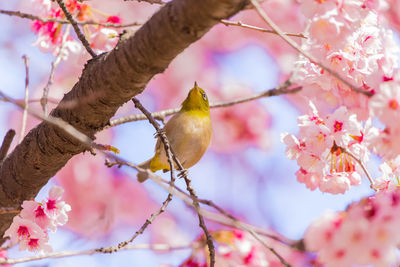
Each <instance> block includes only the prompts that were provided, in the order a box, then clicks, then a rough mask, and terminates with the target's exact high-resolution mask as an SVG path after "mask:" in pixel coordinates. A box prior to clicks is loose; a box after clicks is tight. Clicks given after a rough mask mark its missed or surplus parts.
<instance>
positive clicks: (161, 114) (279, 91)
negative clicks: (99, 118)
mask: <svg viewBox="0 0 400 267" xmlns="http://www.w3.org/2000/svg"><path fill="white" fill-rule="evenodd" d="M289 86H290V83H284V84H282V85H281V86H278V87H277V88H274V89H270V90H267V91H265V92H262V93H257V94H254V95H251V96H246V97H243V98H238V99H234V100H229V101H221V102H216V103H211V104H210V108H221V107H229V106H233V105H237V104H241V103H245V102H249V101H253V100H256V99H259V98H263V97H270V96H278V95H283V94H295V93H297V92H299V91H300V90H301V89H302V87H295V88H293V89H287V87H289ZM179 110H180V108H172V109H166V110H162V111H157V112H153V113H151V116H152V117H153V118H155V119H158V120H163V119H164V118H165V117H166V116H170V115H173V114H175V113H177V112H178V111H179ZM145 119H146V116H145V115H143V114H134V115H129V116H125V117H121V118H117V119H114V120H111V121H110V124H109V125H108V126H106V127H105V128H104V129H108V128H111V127H115V126H117V125H120V124H123V123H127V122H132V121H139V120H145Z"/></svg>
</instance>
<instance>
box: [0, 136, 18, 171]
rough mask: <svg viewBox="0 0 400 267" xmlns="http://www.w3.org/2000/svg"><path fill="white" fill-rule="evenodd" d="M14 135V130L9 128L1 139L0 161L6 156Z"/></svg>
mask: <svg viewBox="0 0 400 267" xmlns="http://www.w3.org/2000/svg"><path fill="white" fill-rule="evenodd" d="M14 136H15V130H14V129H10V130H8V132H7V133H6V135H5V136H4V139H3V143H2V144H1V147H0V163H1V162H2V161H3V160H4V159H5V158H6V156H7V153H8V150H9V149H10V146H11V142H12V140H13V139H14Z"/></svg>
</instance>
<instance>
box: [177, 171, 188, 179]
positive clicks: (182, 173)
mask: <svg viewBox="0 0 400 267" xmlns="http://www.w3.org/2000/svg"><path fill="white" fill-rule="evenodd" d="M188 174H189V173H188V170H187V169H183V170H181V171H179V173H178V177H179V178H184V177H187V176H188Z"/></svg>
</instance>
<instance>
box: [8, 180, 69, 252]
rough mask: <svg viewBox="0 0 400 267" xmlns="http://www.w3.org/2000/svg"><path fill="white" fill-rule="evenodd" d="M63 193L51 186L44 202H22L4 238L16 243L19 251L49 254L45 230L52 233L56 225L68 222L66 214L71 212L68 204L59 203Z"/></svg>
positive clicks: (61, 190) (49, 247)
mask: <svg viewBox="0 0 400 267" xmlns="http://www.w3.org/2000/svg"><path fill="white" fill-rule="evenodd" d="M63 192H64V190H63V189H62V188H61V187H59V186H53V187H52V188H51V189H50V192H49V197H48V198H47V200H46V201H45V202H43V203H38V202H36V201H33V200H29V201H24V202H23V203H22V211H21V213H20V214H19V215H17V216H15V217H14V219H13V222H12V224H11V225H10V227H9V228H8V229H7V230H6V231H5V233H4V237H9V238H10V240H11V242H12V243H18V244H19V249H20V250H29V251H39V252H51V251H52V248H51V246H50V245H49V244H48V242H49V236H48V233H47V229H48V228H50V229H51V230H52V231H53V232H54V231H56V228H57V226H58V225H64V224H65V223H66V222H67V221H68V215H67V214H66V213H67V212H69V211H70V210H71V207H70V206H69V205H68V204H66V203H65V202H64V201H61V197H62V195H63Z"/></svg>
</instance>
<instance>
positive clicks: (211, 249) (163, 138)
mask: <svg viewBox="0 0 400 267" xmlns="http://www.w3.org/2000/svg"><path fill="white" fill-rule="evenodd" d="M132 101H133V103H135V107H136V108H139V109H140V110H141V111H142V112H143V113H144V115H146V117H147V119H148V120H149V122H150V123H151V124H152V125H153V126H154V128H155V129H156V130H157V132H158V133H160V139H161V141H162V142H163V143H164V146H165V147H166V148H167V144H168V147H169V149H170V152H171V153H170V154H172V157H173V159H174V161H175V163H176V165H177V166H178V169H179V170H181V171H182V174H183V177H184V179H185V182H186V188H187V190H188V192H189V193H190V195H191V197H192V201H193V205H194V207H195V208H196V210H197V215H198V217H199V226H200V227H201V229H203V232H204V235H205V237H206V240H207V246H208V250H209V253H210V267H214V266H215V247H214V243H213V240H212V236H211V235H210V233H209V231H208V229H207V227H206V225H205V222H204V218H203V216H202V215H201V214H200V212H199V209H200V205H199V201H198V197H197V195H196V192H195V191H194V189H193V187H192V186H191V180H190V179H189V177H188V176H187V173H186V172H185V169H184V167H183V166H182V164H181V162H180V161H179V159H178V158H177V157H176V155H175V153H174V151H173V148H172V147H170V146H169V142H168V139H167V136H166V135H165V133H164V131H161V129H160V126H159V124H158V123H157V121H156V120H155V119H154V118H153V117H152V116H151V114H150V112H149V111H147V110H146V109H145V108H144V107H143V106H142V105H141V104H140V102H139V101H138V100H137V99H136V98H133V99H132ZM171 166H172V165H171ZM172 170H173V167H172V168H171V171H172ZM171 189H172V188H171ZM170 193H171V192H170Z"/></svg>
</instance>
